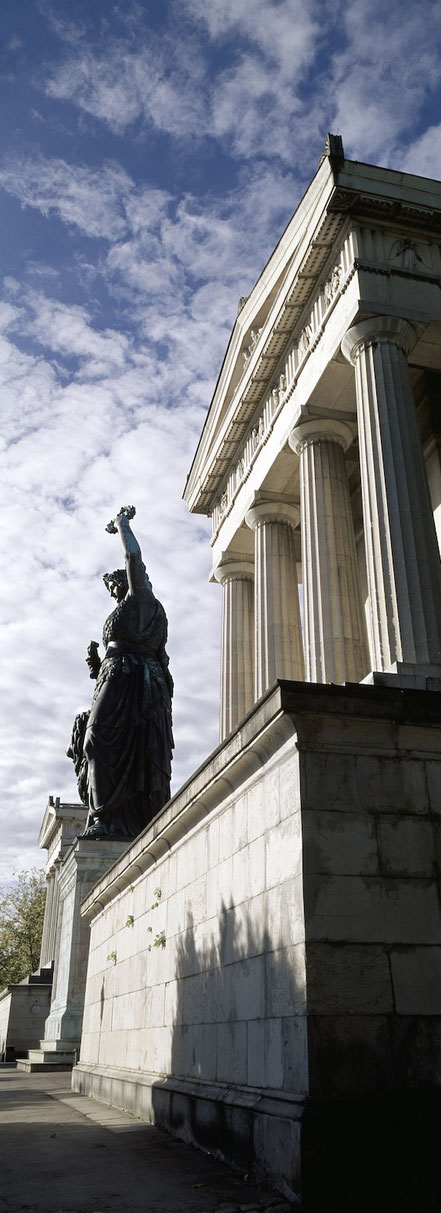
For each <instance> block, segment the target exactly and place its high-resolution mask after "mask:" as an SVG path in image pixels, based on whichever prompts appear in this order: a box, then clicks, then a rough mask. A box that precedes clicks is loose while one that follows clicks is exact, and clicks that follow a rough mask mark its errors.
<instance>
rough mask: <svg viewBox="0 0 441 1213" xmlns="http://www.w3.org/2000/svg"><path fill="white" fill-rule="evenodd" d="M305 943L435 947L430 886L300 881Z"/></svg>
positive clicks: (435, 911) (385, 880)
mask: <svg viewBox="0 0 441 1213" xmlns="http://www.w3.org/2000/svg"><path fill="white" fill-rule="evenodd" d="M304 896H305V918H306V937H307V939H308V940H324V941H327V940H334V941H340V942H342V943H344V942H346V941H347V942H352V943H357V942H360V943H361V942H365V943H440V942H441V920H440V915H439V908H438V893H437V887H436V884H435V882H434V881H427V880H422V879H420V880H416V879H412V880H405V879H398V878H396V877H385V876H384V877H375V876H365V877H361V876H358V877H357V876H305V878H304Z"/></svg>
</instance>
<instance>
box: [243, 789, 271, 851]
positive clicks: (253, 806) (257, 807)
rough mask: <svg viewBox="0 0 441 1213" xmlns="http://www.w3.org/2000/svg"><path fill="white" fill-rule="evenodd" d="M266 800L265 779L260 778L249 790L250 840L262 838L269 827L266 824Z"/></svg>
mask: <svg viewBox="0 0 441 1213" xmlns="http://www.w3.org/2000/svg"><path fill="white" fill-rule="evenodd" d="M265 809H266V801H265V796H264V787H263V781H262V780H259V781H258V782H257V783H256V781H254V783H253V784H252V785H251V786H250V788H249V790H248V811H247V838H248V842H254V839H255V838H260V836H261V835H262V834H264V833H265V830H266V829H267V824H266V816H265Z"/></svg>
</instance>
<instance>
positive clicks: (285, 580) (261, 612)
mask: <svg viewBox="0 0 441 1213" xmlns="http://www.w3.org/2000/svg"><path fill="white" fill-rule="evenodd" d="M298 521H299V511H298V510H297V509H296V508H295V507H294V506H291V505H288V504H285V503H283V502H282V503H279V502H259V503H258V504H257V505H255V506H253V508H252V509H251V510H249V511H248V514H247V515H246V522H247V524H248V526H249V527H251V529H252V530H253V531H254V564H255V594H254V666H255V682H254V685H255V696H256V699H259V697H260V695H263V694H264V692H265V691H266V690H267V689H268V687H270V686H271V684H272V683H273V682H274V681H275V679H276V678H292V679H303V678H304V676H305V674H304V661H303V642H302V629H301V622H300V606H299V594H298V585H297V567H296V554H295V542H294V531H293V528H294V527H295V526H297V523H298Z"/></svg>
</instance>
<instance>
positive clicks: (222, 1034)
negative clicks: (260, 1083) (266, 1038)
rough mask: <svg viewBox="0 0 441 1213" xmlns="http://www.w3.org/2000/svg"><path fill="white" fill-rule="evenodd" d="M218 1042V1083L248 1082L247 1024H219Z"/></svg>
mask: <svg viewBox="0 0 441 1213" xmlns="http://www.w3.org/2000/svg"><path fill="white" fill-rule="evenodd" d="M216 1042H217V1043H216V1080H217V1082H229V1083H234V1084H237V1083H244V1082H246V1077H247V1024H246V1023H244V1022H243V1021H242V1022H241V1023H218V1025H217V1032H216Z"/></svg>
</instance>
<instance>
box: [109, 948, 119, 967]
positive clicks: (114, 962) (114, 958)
mask: <svg viewBox="0 0 441 1213" xmlns="http://www.w3.org/2000/svg"><path fill="white" fill-rule="evenodd" d="M107 960H111V961H112V963H113V964H114V965H116V961H117V955H116V952H115V949H113V952H109V955H108V957H107Z"/></svg>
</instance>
